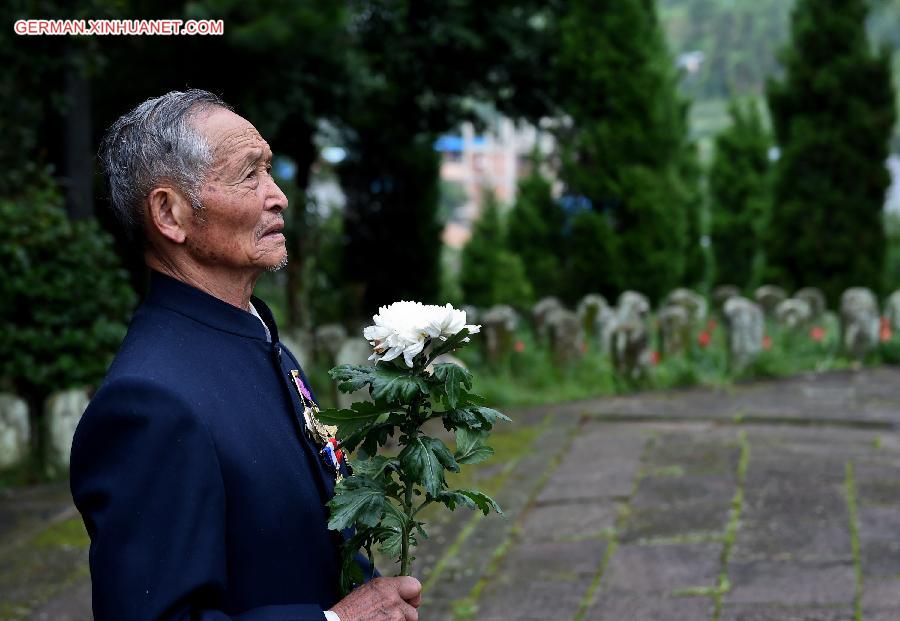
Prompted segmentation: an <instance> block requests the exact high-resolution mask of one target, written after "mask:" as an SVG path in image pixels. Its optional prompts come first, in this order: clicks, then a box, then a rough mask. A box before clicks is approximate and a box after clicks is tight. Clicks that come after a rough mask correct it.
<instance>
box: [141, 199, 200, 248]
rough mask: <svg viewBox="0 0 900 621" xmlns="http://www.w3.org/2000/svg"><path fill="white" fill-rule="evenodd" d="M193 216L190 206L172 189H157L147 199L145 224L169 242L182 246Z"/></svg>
mask: <svg viewBox="0 0 900 621" xmlns="http://www.w3.org/2000/svg"><path fill="white" fill-rule="evenodd" d="M192 215H193V208H192V207H191V204H190V203H189V202H188V201H187V200H185V198H184V196H182V194H181V193H180V192H177V191H176V190H174V189H173V188H167V187H159V188H154V189H153V190H152V191H151V192H150V196H149V197H148V199H147V222H148V224H149V225H150V227H152V228H153V229H154V231H155V232H157V233H159V234H160V235H162V236H163V237H165V238H166V239H168V240H169V241H172V242H175V243H176V244H183V243H184V240H185V238H186V237H187V232H188V226H189V225H190V220H191V217H192Z"/></svg>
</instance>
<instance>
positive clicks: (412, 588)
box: [396, 576, 422, 601]
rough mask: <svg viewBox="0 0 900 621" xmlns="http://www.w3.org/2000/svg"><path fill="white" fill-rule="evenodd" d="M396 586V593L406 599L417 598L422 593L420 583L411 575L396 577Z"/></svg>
mask: <svg viewBox="0 0 900 621" xmlns="http://www.w3.org/2000/svg"><path fill="white" fill-rule="evenodd" d="M396 586H397V594H398V595H399V596H400V597H402V598H403V599H405V600H406V601H410V600H411V599H414V598H417V597H419V596H420V595H421V594H422V583H421V582H419V581H418V580H416V579H415V578H413V577H412V576H400V577H398V578H397V583H396Z"/></svg>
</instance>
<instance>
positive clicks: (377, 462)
mask: <svg viewBox="0 0 900 621" xmlns="http://www.w3.org/2000/svg"><path fill="white" fill-rule="evenodd" d="M350 467H351V468H353V473H354V475H355V476H360V477H364V478H366V479H372V480H373V481H378V480H379V479H380V478H381V477H382V475H383V474H384V473H385V471H390V470H396V469H397V468H399V467H400V461H399V460H397V459H390V458H388V457H385V456H384V455H373V456H372V457H369V458H368V459H353V460H351V461H350ZM379 482H380V481H379Z"/></svg>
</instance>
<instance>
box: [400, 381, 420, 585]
mask: <svg viewBox="0 0 900 621" xmlns="http://www.w3.org/2000/svg"><path fill="white" fill-rule="evenodd" d="M408 413H409V421H410V427H411V429H409V430H407V434H406V435H407V437H409V438H410V439H412V438H415V437H416V435H417V434H418V425H417V424H416V423H417V419H418V415H419V399H417V398H416V399H413V401H412V403H411V404H410V406H409V412H408ZM413 485H414V484H413V482H412V481H406V488H405V489H404V494H403V511H404V513H405V514H406V517H407V520H406V523H405V524H404V526H403V537H402V538H401V539H400V575H401V576H408V575H409V574H410V562H409V531H410V528H412V519H413V515H415V513H414V512H413V501H412V496H413Z"/></svg>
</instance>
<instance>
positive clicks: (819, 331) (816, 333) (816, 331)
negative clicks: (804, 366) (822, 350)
mask: <svg viewBox="0 0 900 621" xmlns="http://www.w3.org/2000/svg"><path fill="white" fill-rule="evenodd" d="M809 338H811V339H812V340H814V341H815V342H817V343H818V342H819V341H821V340H822V339H824V338H825V328H823V327H822V326H813V327H812V329H811V330H810V331H809Z"/></svg>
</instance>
